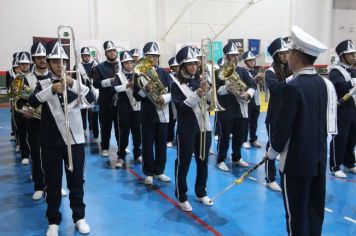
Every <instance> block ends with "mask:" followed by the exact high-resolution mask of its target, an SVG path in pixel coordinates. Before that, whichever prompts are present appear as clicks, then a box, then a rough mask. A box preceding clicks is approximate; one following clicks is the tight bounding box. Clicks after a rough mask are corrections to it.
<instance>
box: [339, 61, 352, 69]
mask: <svg viewBox="0 0 356 236" xmlns="http://www.w3.org/2000/svg"><path fill="white" fill-rule="evenodd" d="M340 66H342V67H344V68H346V69H351V65H348V64H345V63H343V62H340Z"/></svg>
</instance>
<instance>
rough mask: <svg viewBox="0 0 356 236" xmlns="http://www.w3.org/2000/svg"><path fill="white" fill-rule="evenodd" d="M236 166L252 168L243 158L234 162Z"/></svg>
mask: <svg viewBox="0 0 356 236" xmlns="http://www.w3.org/2000/svg"><path fill="white" fill-rule="evenodd" d="M234 164H235V165H239V166H241V167H248V166H250V165H249V164H248V163H247V162H245V161H244V160H242V158H241V159H240V160H239V161H236V162H234Z"/></svg>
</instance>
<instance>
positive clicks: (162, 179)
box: [154, 174, 171, 182]
mask: <svg viewBox="0 0 356 236" xmlns="http://www.w3.org/2000/svg"><path fill="white" fill-rule="evenodd" d="M154 177H155V178H157V179H159V180H161V181H163V182H169V181H171V178H169V177H168V176H167V175H165V174H160V175H155V176H154Z"/></svg>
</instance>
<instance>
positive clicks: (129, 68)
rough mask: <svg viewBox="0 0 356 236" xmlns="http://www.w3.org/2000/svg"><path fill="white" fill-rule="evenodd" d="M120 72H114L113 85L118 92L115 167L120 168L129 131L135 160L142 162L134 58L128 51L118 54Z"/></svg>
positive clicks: (122, 163)
mask: <svg viewBox="0 0 356 236" xmlns="http://www.w3.org/2000/svg"><path fill="white" fill-rule="evenodd" d="M120 61H121V66H122V72H119V73H117V74H116V80H117V85H116V86H115V87H114V89H115V92H117V93H118V101H117V109H118V117H119V131H120V147H119V151H118V158H117V162H116V164H115V167H117V168H122V167H123V166H124V164H125V156H126V148H127V146H128V144H129V135H130V131H131V135H132V143H133V155H134V160H135V162H139V163H141V162H142V157H141V130H140V102H138V101H136V99H135V98H134V97H133V87H134V73H133V65H134V64H133V63H134V59H133V58H132V57H131V55H130V52H129V51H124V52H122V53H121V54H120Z"/></svg>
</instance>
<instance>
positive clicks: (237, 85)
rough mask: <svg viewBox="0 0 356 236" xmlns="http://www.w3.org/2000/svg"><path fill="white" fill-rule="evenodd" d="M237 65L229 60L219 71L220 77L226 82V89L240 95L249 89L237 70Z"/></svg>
mask: <svg viewBox="0 0 356 236" xmlns="http://www.w3.org/2000/svg"><path fill="white" fill-rule="evenodd" d="M235 68H236V65H235V63H234V62H231V61H227V62H225V63H224V64H223V66H222V67H221V68H220V69H219V71H218V77H219V79H220V80H223V81H224V82H225V85H228V84H229V86H226V89H227V90H228V91H229V92H230V93H232V94H233V95H235V96H236V97H240V96H241V94H242V93H244V92H246V91H247V85H246V84H245V82H244V81H242V79H241V78H240V76H239V74H237V73H236V71H235Z"/></svg>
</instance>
